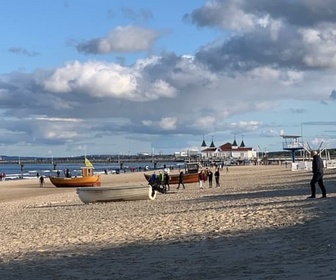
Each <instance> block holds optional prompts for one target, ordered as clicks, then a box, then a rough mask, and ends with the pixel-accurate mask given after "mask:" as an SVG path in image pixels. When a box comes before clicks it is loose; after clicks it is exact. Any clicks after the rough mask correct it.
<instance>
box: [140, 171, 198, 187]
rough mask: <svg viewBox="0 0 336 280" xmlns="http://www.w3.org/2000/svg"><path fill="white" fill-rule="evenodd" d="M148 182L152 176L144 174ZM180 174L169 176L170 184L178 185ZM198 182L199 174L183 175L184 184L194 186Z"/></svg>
mask: <svg viewBox="0 0 336 280" xmlns="http://www.w3.org/2000/svg"><path fill="white" fill-rule="evenodd" d="M144 176H145V178H146V180H147V182H149V180H150V178H151V175H149V174H144ZM179 176H180V174H169V184H170V185H176V184H178V183H179ZM197 182H198V173H187V174H183V183H184V184H192V183H197Z"/></svg>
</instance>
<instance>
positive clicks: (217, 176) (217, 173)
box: [215, 168, 220, 188]
mask: <svg viewBox="0 0 336 280" xmlns="http://www.w3.org/2000/svg"><path fill="white" fill-rule="evenodd" d="M219 176H220V174H219V168H217V170H216V172H215V180H216V188H219V187H220V183H219Z"/></svg>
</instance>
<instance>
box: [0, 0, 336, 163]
mask: <svg viewBox="0 0 336 280" xmlns="http://www.w3.org/2000/svg"><path fill="white" fill-rule="evenodd" d="M0 18H1V24H0V35H1V38H2V39H1V41H0V61H1V63H0V116H1V121H2V125H1V126H0V149H1V150H0V154H1V155H21V156H42V157H44V156H46V157H47V156H50V155H51V154H52V155H53V156H55V157H56V156H72V155H81V154H84V153H87V154H137V153H141V152H149V153H151V152H153V151H154V152H155V153H156V154H157V153H164V154H169V153H174V152H175V151H186V150H190V149H198V150H200V145H201V143H202V141H203V137H204V139H205V141H206V143H207V144H208V145H209V144H210V142H211V140H212V139H213V141H214V144H215V145H216V146H220V145H222V144H224V143H226V142H232V141H233V140H234V138H235V139H236V140H237V142H238V143H240V142H241V140H244V142H245V144H246V146H249V147H253V148H257V147H258V146H259V147H260V149H261V150H267V151H279V150H281V149H282V138H281V137H280V135H281V134H282V133H284V134H291V135H301V134H302V135H303V139H304V141H307V142H308V143H309V144H310V146H312V147H318V146H319V144H320V142H321V141H323V143H325V145H328V147H330V148H334V147H336V145H335V144H336V130H335V123H336V122H335V118H334V115H335V100H336V91H335V88H336V87H335V79H336V78H335V77H336V76H335V70H336V28H335V27H336V2H335V1H332V0H325V1H318V0H312V1H305V0H297V1H295V2H293V1H291V0H283V1H267V0H241V1H234V0H222V1H219V0H217V1H200V0H197V1H195V0H193V1H177V0H170V1H157V0H147V1H136V0H133V1H130V0H123V1H121V0H120V1H104V0H100V1H93V0H92V1H91V0H68V1H53V0H31V1H24V0H11V1H8V0H7V1H3V2H2V5H1V10H0Z"/></svg>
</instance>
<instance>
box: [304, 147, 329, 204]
mask: <svg viewBox="0 0 336 280" xmlns="http://www.w3.org/2000/svg"><path fill="white" fill-rule="evenodd" d="M311 156H312V157H313V163H312V167H313V178H312V179H311V181H310V189H311V196H309V197H308V198H315V197H316V187H315V185H316V183H318V185H319V187H320V189H321V192H322V197H321V198H326V197H327V192H326V189H325V186H324V183H323V168H324V165H323V160H322V159H321V157H320V156H319V154H318V153H317V151H312V152H311Z"/></svg>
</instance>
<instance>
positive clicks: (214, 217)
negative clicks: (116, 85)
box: [0, 166, 336, 280]
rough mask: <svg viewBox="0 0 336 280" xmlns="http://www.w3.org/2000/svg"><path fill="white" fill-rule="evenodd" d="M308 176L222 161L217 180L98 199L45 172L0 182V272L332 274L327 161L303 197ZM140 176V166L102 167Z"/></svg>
mask: <svg viewBox="0 0 336 280" xmlns="http://www.w3.org/2000/svg"><path fill="white" fill-rule="evenodd" d="M310 178H311V173H310V172H306V171H297V172H292V171H290V170H289V169H286V168H285V166H242V167H230V168H229V172H228V173H226V172H225V171H224V170H223V171H221V187H220V188H211V189H209V188H208V187H207V186H208V185H207V184H206V188H205V189H203V190H199V189H198V185H197V184H189V185H187V186H186V189H185V190H176V186H171V191H170V192H169V193H168V194H164V195H163V194H158V195H157V196H156V199H155V200H153V201H151V200H145V201H124V202H112V203H99V204H83V203H82V202H81V201H80V200H79V198H78V196H77V194H76V190H75V189H58V188H54V187H53V186H52V185H51V184H50V182H49V180H46V185H45V187H44V188H40V187H39V183H38V180H37V179H36V180H21V181H10V182H0V221H1V223H0V225H1V226H0V250H1V251H0V252H1V253H0V279H6V280H7V279H9V280H10V279H15V280H16V279H137V280H138V279H336V242H335V240H336V235H335V233H336V221H335V214H336V210H335V200H336V193H335V184H336V170H335V171H334V170H327V171H326V175H325V184H326V187H327V191H328V198H327V199H314V200H308V199H306V198H307V196H308V195H309V194H310V190H309V180H310ZM140 184H143V185H146V181H145V179H144V177H143V174H142V173H131V174H130V173H128V174H120V175H104V176H103V185H116V186H117V185H140ZM317 193H318V194H319V189H318V187H317Z"/></svg>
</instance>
